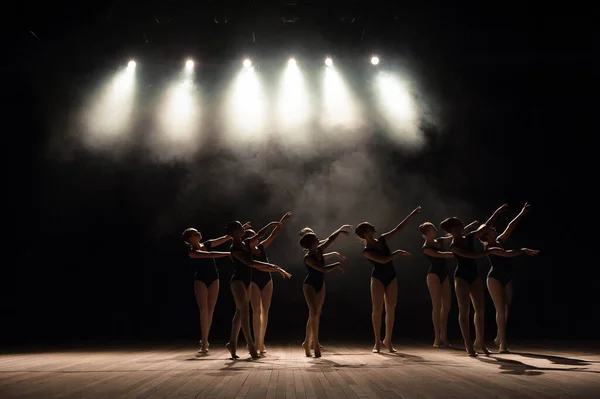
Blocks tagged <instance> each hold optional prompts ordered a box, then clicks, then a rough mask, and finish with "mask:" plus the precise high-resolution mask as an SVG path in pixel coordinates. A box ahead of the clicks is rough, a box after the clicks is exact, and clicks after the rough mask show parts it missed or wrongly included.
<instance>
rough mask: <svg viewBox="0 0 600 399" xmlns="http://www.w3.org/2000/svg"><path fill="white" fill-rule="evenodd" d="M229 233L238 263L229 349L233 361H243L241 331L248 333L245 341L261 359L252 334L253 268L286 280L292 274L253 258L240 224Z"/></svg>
mask: <svg viewBox="0 0 600 399" xmlns="http://www.w3.org/2000/svg"><path fill="white" fill-rule="evenodd" d="M226 234H227V235H228V236H230V237H231V238H232V240H233V242H232V243H231V249H230V253H231V257H232V259H233V263H234V264H235V271H234V273H233V276H232V277H231V281H230V287H231V293H232V294H233V299H234V300H235V307H236V310H235V314H234V316H233V320H232V322H231V338H230V340H229V342H228V343H227V345H226V346H227V349H228V350H229V352H230V353H231V358H232V359H239V356H237V354H236V352H237V341H238V336H239V334H240V328H241V329H242V332H243V333H244V338H245V339H246V343H247V344H248V350H249V352H250V356H252V358H253V359H257V358H259V357H260V356H259V355H258V352H257V351H256V347H255V346H254V341H253V340H252V334H251V332H250V318H249V313H250V310H249V308H248V301H249V300H250V282H251V281H252V269H253V268H254V269H258V270H262V271H265V272H269V271H271V272H277V273H279V274H280V275H281V276H282V277H283V278H290V277H291V276H292V275H291V274H289V273H288V272H286V271H285V270H283V269H282V268H280V267H279V266H276V265H273V264H271V263H266V262H260V261H257V260H254V259H253V258H252V251H251V250H250V248H249V247H248V245H247V243H246V242H245V241H244V237H245V235H246V232H245V231H244V226H243V225H242V224H241V223H240V222H238V221H235V222H230V223H229V224H228V225H227V229H226Z"/></svg>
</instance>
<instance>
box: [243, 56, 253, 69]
mask: <svg viewBox="0 0 600 399" xmlns="http://www.w3.org/2000/svg"><path fill="white" fill-rule="evenodd" d="M251 66H252V61H250V60H249V59H247V58H246V59H245V60H244V68H250V67H251Z"/></svg>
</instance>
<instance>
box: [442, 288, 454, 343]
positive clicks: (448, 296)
mask: <svg viewBox="0 0 600 399" xmlns="http://www.w3.org/2000/svg"><path fill="white" fill-rule="evenodd" d="M451 306H452V288H451V287H450V279H449V278H446V280H445V281H444V283H443V284H442V312H441V317H440V324H441V326H440V339H441V340H442V344H444V345H445V346H450V342H449V341H448V313H450V307H451Z"/></svg>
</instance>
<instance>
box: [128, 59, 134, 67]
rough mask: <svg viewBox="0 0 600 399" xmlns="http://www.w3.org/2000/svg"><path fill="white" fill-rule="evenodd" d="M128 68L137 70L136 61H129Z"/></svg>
mask: <svg viewBox="0 0 600 399" xmlns="http://www.w3.org/2000/svg"><path fill="white" fill-rule="evenodd" d="M127 68H129V69H133V68H135V61H133V60H131V61H129V63H128V64H127Z"/></svg>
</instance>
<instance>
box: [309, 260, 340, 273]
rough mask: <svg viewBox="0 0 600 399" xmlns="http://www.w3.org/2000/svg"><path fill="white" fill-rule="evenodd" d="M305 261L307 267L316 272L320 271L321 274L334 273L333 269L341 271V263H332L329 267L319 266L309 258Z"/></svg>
mask: <svg viewBox="0 0 600 399" xmlns="http://www.w3.org/2000/svg"><path fill="white" fill-rule="evenodd" d="M305 261H306V264H307V265H308V266H310V267H312V268H313V269H315V270H318V271H320V272H322V273H329V272H332V271H334V270H335V269H342V263H341V262H335V263H332V264H330V265H325V266H321V265H320V264H319V262H317V261H315V260H314V259H312V258H311V257H306V258H305Z"/></svg>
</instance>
